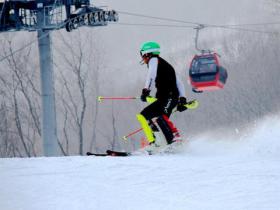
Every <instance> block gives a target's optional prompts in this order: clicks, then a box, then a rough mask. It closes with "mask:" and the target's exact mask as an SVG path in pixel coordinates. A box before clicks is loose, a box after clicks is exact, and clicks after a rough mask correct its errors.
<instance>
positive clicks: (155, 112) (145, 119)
mask: <svg viewBox="0 0 280 210" xmlns="http://www.w3.org/2000/svg"><path fill="white" fill-rule="evenodd" d="M160 110H161V109H160V103H159V102H158V101H156V102H154V103H152V104H150V105H149V106H147V107H146V108H144V109H143V111H142V112H141V113H140V114H137V115H136V118H137V120H138V121H139V123H140V125H141V127H142V128H143V131H144V133H145V136H146V138H147V140H148V142H149V143H153V142H155V136H154V133H153V130H152V128H151V126H152V125H151V126H150V125H149V122H151V120H152V119H153V118H154V117H157V116H159V115H160Z"/></svg>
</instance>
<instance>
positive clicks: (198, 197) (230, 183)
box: [0, 118, 280, 210]
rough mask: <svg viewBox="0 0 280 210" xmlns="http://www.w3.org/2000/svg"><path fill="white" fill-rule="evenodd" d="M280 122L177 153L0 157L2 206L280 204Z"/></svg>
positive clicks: (218, 207) (198, 142)
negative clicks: (234, 139) (246, 133)
mask: <svg viewBox="0 0 280 210" xmlns="http://www.w3.org/2000/svg"><path fill="white" fill-rule="evenodd" d="M279 127H280V120H279V119H271V118H270V119H267V120H266V121H265V123H263V124H261V125H258V126H257V127H256V128H255V130H254V131H252V133H250V134H248V135H247V136H246V137H244V138H243V139H241V140H238V141H231V140H228V139H226V140H223V139H220V140H219V141H214V140H213V139H208V138H210V137H209V135H207V134H205V135H202V136H200V137H196V138H195V139H193V140H192V141H191V142H190V143H189V144H188V145H187V147H186V148H185V151H184V153H182V154H178V155H162V156H132V157H91V156H90V157H79V156H77V157H61V158H22V159H20V158H13V159H0V187H1V190H0V209H1V210H2V209H3V210H37V209H38V210H39V209H40V210H53V209H55V210H56V209H57V210H60V209H61V210H62V209H63V210H65V209H67V210H78V209H83V210H85V209H86V210H87V209H88V210H94V209H105V210H107V209H119V210H124V209H127V210H138V209H139V210H140V209H141V210H142V209H148V210H149V209H153V210H156V209H160V210H165V209H166V210H169V209H170V210H171V209H172V210H181V209H182V210H188V209H192V210H206V209H207V210H212V209H213V210H214V209H215V210H231V209H232V210H278V209H280V201H279V198H280V164H279V160H280V158H279V156H280V155H279V151H280V150H279V149H280V143H279V139H280V132H279ZM211 138H212V137H211Z"/></svg>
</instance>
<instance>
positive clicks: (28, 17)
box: [0, 0, 118, 156]
mask: <svg viewBox="0 0 280 210" xmlns="http://www.w3.org/2000/svg"><path fill="white" fill-rule="evenodd" d="M110 21H113V22H116V21H118V14H117V12H116V11H114V10H108V9H107V8H104V7H102V8H99V7H94V6H91V5H90V1H89V0H37V1H35V0H5V1H0V32H7V31H9V32H12V31H23V30H25V31H26V30H27V31H37V36H38V47H39V59H40V71H41V72H40V73H41V96H42V110H43V111H42V131H43V132H42V137H43V148H44V155H45V156H57V155H59V148H58V140H57V125H56V112H55V93H54V85H53V84H54V81H53V61H52V51H51V33H50V32H51V31H52V30H59V29H62V28H65V29H66V30H67V31H68V32H70V31H72V30H74V29H77V28H78V27H81V26H89V27H94V26H106V25H108V22H110Z"/></svg>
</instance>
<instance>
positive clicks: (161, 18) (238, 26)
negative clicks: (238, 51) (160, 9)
mask: <svg viewBox="0 0 280 210" xmlns="http://www.w3.org/2000/svg"><path fill="white" fill-rule="evenodd" d="M117 12H118V13H120V14H124V15H130V16H135V17H143V18H149V19H156V20H163V21H170V22H177V23H186V24H192V25H194V27H197V26H200V25H203V26H204V27H212V28H223V29H229V30H239V31H247V32H256V33H264V34H275V32H272V31H264V30H256V29H250V28H241V27H240V26H266V25H278V24H280V22H269V23H247V24H235V25H214V24H203V23H198V22H192V21H185V20H178V19H172V18H163V17H156V16H150V15H143V14H139V13H131V12H124V11H117ZM131 25H132V24H131ZM172 27H174V26H172ZM187 27H189V26H187ZM194 27H193V28H194Z"/></svg>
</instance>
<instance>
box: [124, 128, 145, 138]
mask: <svg viewBox="0 0 280 210" xmlns="http://www.w3.org/2000/svg"><path fill="white" fill-rule="evenodd" d="M142 130H143V128H139V129H137V130H135V131H133V132H131V133H129V134H127V135H126V136H124V137H123V140H127V138H129V137H130V136H133V135H134V134H136V133H138V132H140V131H142Z"/></svg>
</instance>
